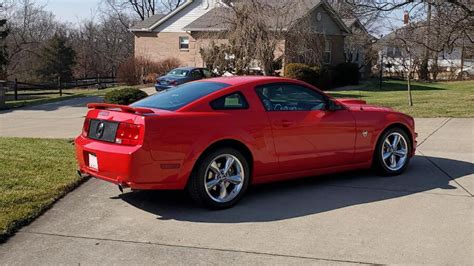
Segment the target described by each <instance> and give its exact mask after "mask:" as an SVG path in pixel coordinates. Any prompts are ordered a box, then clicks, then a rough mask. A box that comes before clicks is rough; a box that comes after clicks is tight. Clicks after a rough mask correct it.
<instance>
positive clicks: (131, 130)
mask: <svg viewBox="0 0 474 266" xmlns="http://www.w3.org/2000/svg"><path fill="white" fill-rule="evenodd" d="M140 128H141V126H140V125H135V124H129V123H120V124H119V126H118V129H117V133H116V134H115V143H117V144H122V145H130V146H135V145H138V144H140Z"/></svg>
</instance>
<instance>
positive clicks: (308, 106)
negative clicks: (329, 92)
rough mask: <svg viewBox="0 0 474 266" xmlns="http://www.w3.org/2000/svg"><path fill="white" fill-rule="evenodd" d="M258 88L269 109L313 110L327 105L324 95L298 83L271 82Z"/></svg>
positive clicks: (265, 105) (258, 92) (321, 108)
mask: <svg viewBox="0 0 474 266" xmlns="http://www.w3.org/2000/svg"><path fill="white" fill-rule="evenodd" d="M256 90H257V94H258V97H260V100H261V101H262V103H263V105H264V107H265V109H266V110H267V111H313V110H323V109H324V108H325V107H326V98H325V97H324V96H323V95H321V94H319V93H318V92H316V91H314V90H312V89H309V88H306V87H304V86H300V85H296V84H285V83H282V84H269V85H263V86H259V87H257V89H256Z"/></svg>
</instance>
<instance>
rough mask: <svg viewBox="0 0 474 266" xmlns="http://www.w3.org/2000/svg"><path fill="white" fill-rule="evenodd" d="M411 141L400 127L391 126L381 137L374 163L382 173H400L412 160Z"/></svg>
mask: <svg viewBox="0 0 474 266" xmlns="http://www.w3.org/2000/svg"><path fill="white" fill-rule="evenodd" d="M411 145H412V144H411V142H410V138H409V137H408V135H407V133H406V132H405V131H404V130H402V129H400V128H391V129H389V130H387V131H386V132H384V134H382V136H381V137H380V139H379V141H378V143H377V147H376V149H375V153H374V165H375V167H376V169H377V170H378V171H379V172H380V173H381V174H382V175H389V176H391V175H399V174H401V173H403V172H404V171H405V169H406V168H407V166H408V163H409V161H410V156H409V153H410V151H411Z"/></svg>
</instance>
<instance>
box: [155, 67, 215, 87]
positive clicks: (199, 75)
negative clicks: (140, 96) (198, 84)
mask: <svg viewBox="0 0 474 266" xmlns="http://www.w3.org/2000/svg"><path fill="white" fill-rule="evenodd" d="M212 76H213V75H212V72H211V71H209V70H208V69H206V68H199V67H180V68H175V69H173V70H171V71H170V72H168V74H166V75H165V76H162V77H158V78H156V84H155V89H156V90H157V91H162V90H166V89H169V88H172V87H175V86H178V85H181V84H184V83H186V82H190V81H195V80H200V79H206V78H211V77H212Z"/></svg>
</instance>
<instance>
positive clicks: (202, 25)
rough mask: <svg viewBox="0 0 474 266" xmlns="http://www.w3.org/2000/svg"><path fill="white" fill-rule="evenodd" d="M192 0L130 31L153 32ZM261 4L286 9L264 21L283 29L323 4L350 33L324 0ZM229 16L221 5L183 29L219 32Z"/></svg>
mask: <svg viewBox="0 0 474 266" xmlns="http://www.w3.org/2000/svg"><path fill="white" fill-rule="evenodd" d="M192 2H194V0H187V1H186V2H185V3H184V4H182V5H180V6H179V7H178V8H177V9H176V10H174V11H172V12H170V13H169V14H166V15H164V14H156V15H153V16H151V17H149V18H147V19H145V20H143V21H141V22H139V23H137V24H136V25H134V26H132V27H131V28H130V31H132V32H135V31H153V30H154V29H155V28H156V27H158V26H159V25H161V24H162V23H163V22H165V21H166V20H168V19H169V18H171V17H173V16H174V15H175V14H177V13H179V12H180V11H181V10H183V9H184V8H185V7H186V6H188V5H190V4H191V3H192ZM232 2H233V3H234V4H238V3H239V2H245V1H243V0H233V1H232ZM261 3H262V4H264V5H265V4H266V5H271V6H272V7H281V8H285V9H287V12H286V14H287V15H286V16H283V17H281V16H267V17H266V21H267V24H268V25H281V26H283V27H289V26H291V25H292V24H293V23H294V22H295V21H297V20H299V19H301V18H303V17H305V16H306V15H307V14H308V13H309V12H311V11H312V10H313V9H315V8H317V7H318V6H320V5H321V4H323V5H324V6H325V8H326V10H327V11H328V12H329V13H330V14H331V16H332V17H333V18H334V20H335V21H336V23H337V24H338V25H339V27H340V28H341V29H342V30H343V31H344V32H347V33H350V29H349V27H347V26H346V23H344V22H343V21H342V19H341V18H340V17H339V15H337V14H336V12H335V11H334V10H333V9H332V8H331V6H330V5H329V4H328V3H327V2H326V0H300V1H293V0H261ZM230 16H232V14H231V12H230V9H229V7H228V6H225V5H221V6H218V7H215V8H213V9H211V10H210V11H209V12H207V13H206V14H204V15H202V16H201V17H199V18H198V19H196V20H194V21H193V22H191V23H190V24H188V25H187V26H185V27H184V28H183V30H186V31H221V30H225V29H228V28H230V24H229V21H230V18H231V17H230Z"/></svg>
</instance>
